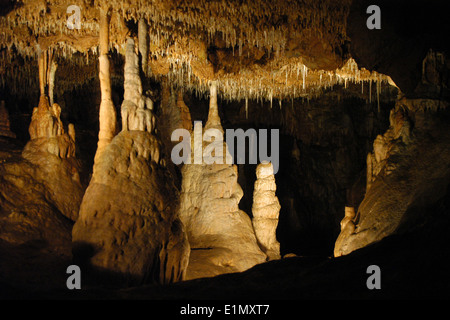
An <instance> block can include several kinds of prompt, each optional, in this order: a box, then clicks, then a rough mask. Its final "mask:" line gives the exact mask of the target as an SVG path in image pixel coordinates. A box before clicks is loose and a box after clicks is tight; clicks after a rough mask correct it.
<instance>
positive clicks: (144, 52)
mask: <svg viewBox="0 0 450 320" xmlns="http://www.w3.org/2000/svg"><path fill="white" fill-rule="evenodd" d="M138 39H139V53H140V54H141V58H142V71H143V72H144V75H146V76H147V75H148V47H149V40H148V27H147V21H146V20H145V19H144V18H141V19H139V25H138Z"/></svg>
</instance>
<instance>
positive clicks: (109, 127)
mask: <svg viewBox="0 0 450 320" xmlns="http://www.w3.org/2000/svg"><path fill="white" fill-rule="evenodd" d="M108 11H109V9H105V8H103V7H101V8H100V34H99V38H100V53H99V57H98V59H99V79H100V89H101V102H100V111H99V133H98V144H97V152H96V154H95V159H97V157H98V156H99V154H100V153H101V152H102V151H103V149H104V148H105V147H106V146H107V145H108V143H109V142H110V141H111V140H112V138H113V137H114V136H115V134H116V110H115V108H114V104H113V101H112V97H111V78H110V70H109V69H110V66H109V58H108V51H109V20H110V16H109V12H108Z"/></svg>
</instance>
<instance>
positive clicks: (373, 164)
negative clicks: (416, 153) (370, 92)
mask: <svg viewBox="0 0 450 320" xmlns="http://www.w3.org/2000/svg"><path fill="white" fill-rule="evenodd" d="M389 122H390V127H389V129H388V130H387V131H386V132H385V133H384V134H383V135H378V136H377V137H376V139H375V141H374V143H373V152H372V153H369V154H368V155H367V189H369V188H370V186H371V184H372V182H373V181H374V180H375V179H376V177H377V176H378V175H379V174H383V175H388V174H389V173H390V172H392V170H393V169H394V168H393V167H392V165H393V164H392V163H390V164H389V165H387V164H388V161H387V159H388V158H389V157H391V156H392V155H393V154H395V153H398V152H399V150H400V149H401V148H403V147H404V146H407V145H408V144H410V143H411V139H412V136H411V120H410V119H409V117H408V111H407V109H406V108H405V107H404V106H403V105H402V104H401V103H397V105H396V107H395V109H392V110H391V112H390V116H389Z"/></svg>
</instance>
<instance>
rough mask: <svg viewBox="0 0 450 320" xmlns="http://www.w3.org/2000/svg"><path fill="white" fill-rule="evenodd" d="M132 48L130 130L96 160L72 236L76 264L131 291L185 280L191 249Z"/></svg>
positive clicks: (130, 44)
mask: <svg viewBox="0 0 450 320" xmlns="http://www.w3.org/2000/svg"><path fill="white" fill-rule="evenodd" d="M126 46H127V48H126V63H125V92H124V102H123V104H122V115H123V117H124V118H123V119H122V120H123V128H122V131H121V132H120V133H119V134H118V135H117V136H115V137H114V138H113V139H112V140H111V142H110V143H109V144H108V145H107V146H106V147H105V148H104V150H103V151H102V153H101V154H100V155H99V156H98V157H97V160H96V162H95V165H94V171H93V176H92V179H91V182H90V184H89V187H88V188H87V190H86V193H85V195H84V198H83V202H82V204H81V208H80V217H79V219H78V220H77V222H76V223H75V225H74V228H73V231H72V235H73V242H74V249H73V253H74V259H75V260H77V261H81V263H83V262H88V263H90V265H91V266H93V267H94V268H95V269H96V270H97V271H105V272H108V273H115V274H117V275H118V276H120V278H123V280H124V281H125V282H124V283H125V284H127V285H133V284H142V283H149V282H160V283H168V282H174V281H178V280H181V279H183V278H184V274H185V270H186V267H187V263H188V261H189V252H190V251H189V243H188V242H187V239H186V234H185V232H184V227H183V224H182V223H181V222H180V220H179V219H178V218H177V209H178V193H177V190H176V188H175V186H174V184H173V181H172V180H173V178H172V176H171V175H170V173H169V171H168V169H167V168H166V166H165V161H164V159H163V158H162V156H161V155H160V150H161V145H160V141H159V140H158V138H156V137H155V135H154V131H155V128H154V127H155V122H154V116H153V113H152V111H151V109H150V108H149V106H150V105H151V103H148V101H149V99H146V98H145V97H144V96H143V95H142V88H141V83H140V79H139V74H138V72H139V60H138V56H137V54H136V52H135V48H134V47H135V45H134V40H133V39H129V40H128V41H127V44H126ZM146 102H147V103H146Z"/></svg>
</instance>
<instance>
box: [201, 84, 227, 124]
mask: <svg viewBox="0 0 450 320" xmlns="http://www.w3.org/2000/svg"><path fill="white" fill-rule="evenodd" d="M209 89H210V98H209V112H208V120H207V121H206V125H205V130H207V129H210V128H215V129H219V130H221V131H223V128H222V124H221V123H220V116H219V106H218V104H217V82H216V81H211V84H210V87H209Z"/></svg>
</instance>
